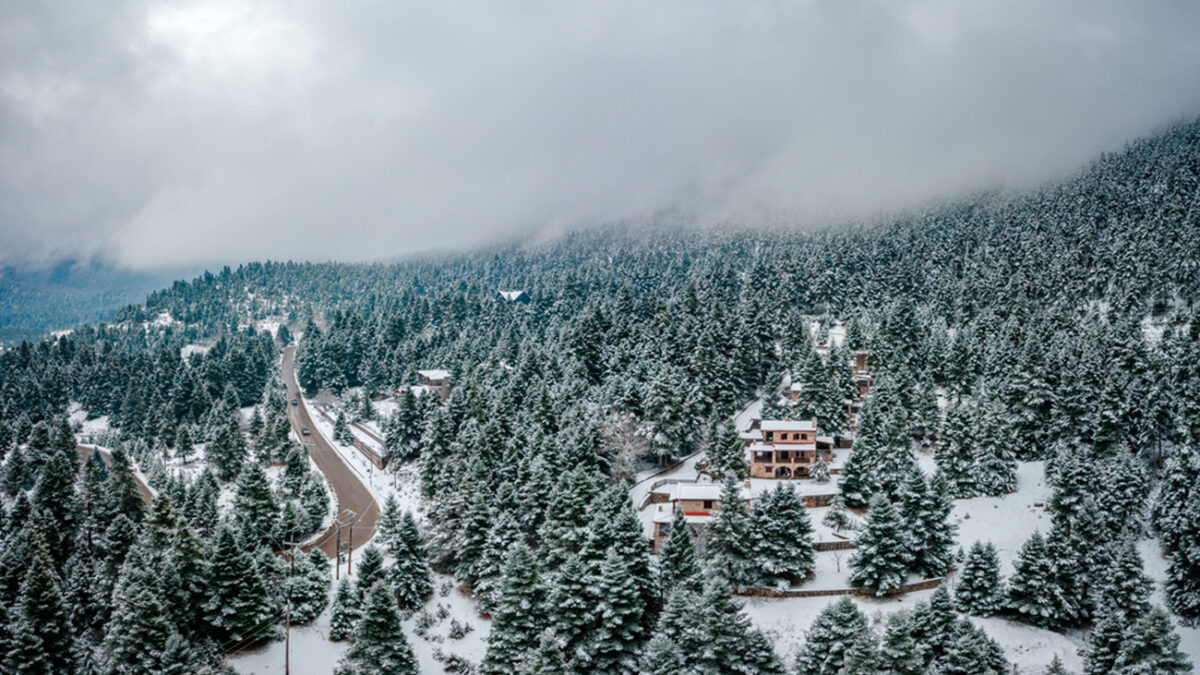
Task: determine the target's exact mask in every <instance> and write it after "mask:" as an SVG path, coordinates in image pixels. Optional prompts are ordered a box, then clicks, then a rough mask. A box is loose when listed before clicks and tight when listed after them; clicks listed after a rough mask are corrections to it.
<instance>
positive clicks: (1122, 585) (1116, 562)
mask: <svg viewBox="0 0 1200 675" xmlns="http://www.w3.org/2000/svg"><path fill="white" fill-rule="evenodd" d="M1113 548H1115V549H1116V550H1115V553H1114V555H1113V557H1112V562H1111V563H1110V564H1109V565H1107V566H1106V567H1105V568H1104V569H1101V570H1099V574H1098V577H1099V581H1100V584H1099V586H1100V587H1099V589H1093V591H1094V592H1095V594H1096V605H1097V606H1098V607H1105V606H1107V607H1115V608H1120V609H1121V611H1123V612H1124V613H1125V614H1126V616H1128V617H1130V619H1131V622H1132V621H1136V620H1137V619H1140V618H1141V617H1143V616H1145V614H1146V613H1147V612H1149V611H1150V593H1151V591H1153V590H1154V582H1153V581H1151V580H1150V578H1149V577H1147V576H1146V574H1145V572H1143V571H1142V556H1141V554H1139V553H1138V550H1137V546H1136V544H1135V543H1134V540H1133V539H1126V540H1124V541H1122V542H1119V543H1117V544H1115V545H1114V547H1113Z"/></svg>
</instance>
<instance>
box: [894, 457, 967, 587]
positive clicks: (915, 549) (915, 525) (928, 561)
mask: <svg viewBox="0 0 1200 675" xmlns="http://www.w3.org/2000/svg"><path fill="white" fill-rule="evenodd" d="M913 476H914V478H913V479H912V481H913V482H912V484H913V485H914V486H915V485H916V484H917V483H918V482H919V483H922V484H923V483H924V482H925V481H924V478H923V477H921V476H920V475H919V471H918V472H917V473H915V474H913ZM910 500H911V502H912V503H911V505H910V504H909V503H908V502H909V501H910ZM953 508H954V505H953V503H952V502H951V500H950V495H949V493H948V492H947V486H946V481H945V479H944V478H943V477H942V475H941V473H940V472H939V473H937V474H934V476H933V478H932V479H931V480H930V481H929V484H928V487H927V488H926V489H925V490H923V491H922V492H920V493H918V494H913V495H912V496H911V497H907V498H906V504H905V520H906V522H908V527H909V531H910V532H911V533H912V538H911V541H912V542H913V546H912V548H911V549H910V553H911V555H912V562H911V563H910V565H911V569H912V570H913V571H915V572H916V573H917V574H920V575H922V576H925V577H927V578H933V577H941V576H944V575H945V574H946V572H947V570H948V569H949V568H950V563H951V562H952V556H953V553H952V550H953V547H954V538H955V534H956V531H957V529H958V528H957V527H955V525H954V524H953V523H951V522H950V511H951V510H952V509H953Z"/></svg>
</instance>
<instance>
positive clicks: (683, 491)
mask: <svg viewBox="0 0 1200 675" xmlns="http://www.w3.org/2000/svg"><path fill="white" fill-rule="evenodd" d="M720 498H721V485H720V484H719V483H679V484H678V485H676V490H675V499H699V500H704V499H712V500H717V499H720Z"/></svg>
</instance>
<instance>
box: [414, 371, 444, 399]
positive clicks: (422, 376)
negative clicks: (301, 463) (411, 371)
mask: <svg viewBox="0 0 1200 675" xmlns="http://www.w3.org/2000/svg"><path fill="white" fill-rule="evenodd" d="M417 383H418V384H420V386H422V387H427V388H429V389H433V390H436V391H437V392H438V394H440V395H441V397H442V398H443V399H445V398H448V397H449V396H450V371H448V370H440V369H433V370H418V371H417Z"/></svg>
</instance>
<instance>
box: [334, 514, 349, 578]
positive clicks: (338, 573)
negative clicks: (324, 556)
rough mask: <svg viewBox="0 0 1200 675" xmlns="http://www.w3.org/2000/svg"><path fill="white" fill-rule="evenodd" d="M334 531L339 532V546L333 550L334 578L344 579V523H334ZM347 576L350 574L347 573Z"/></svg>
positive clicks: (338, 521)
mask: <svg viewBox="0 0 1200 675" xmlns="http://www.w3.org/2000/svg"><path fill="white" fill-rule="evenodd" d="M334 530H335V531H336V532H337V546H336V547H335V548H334V549H333V570H334V572H333V578H334V579H341V578H342V521H340V520H337V521H334ZM346 574H349V572H347V573H346Z"/></svg>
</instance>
